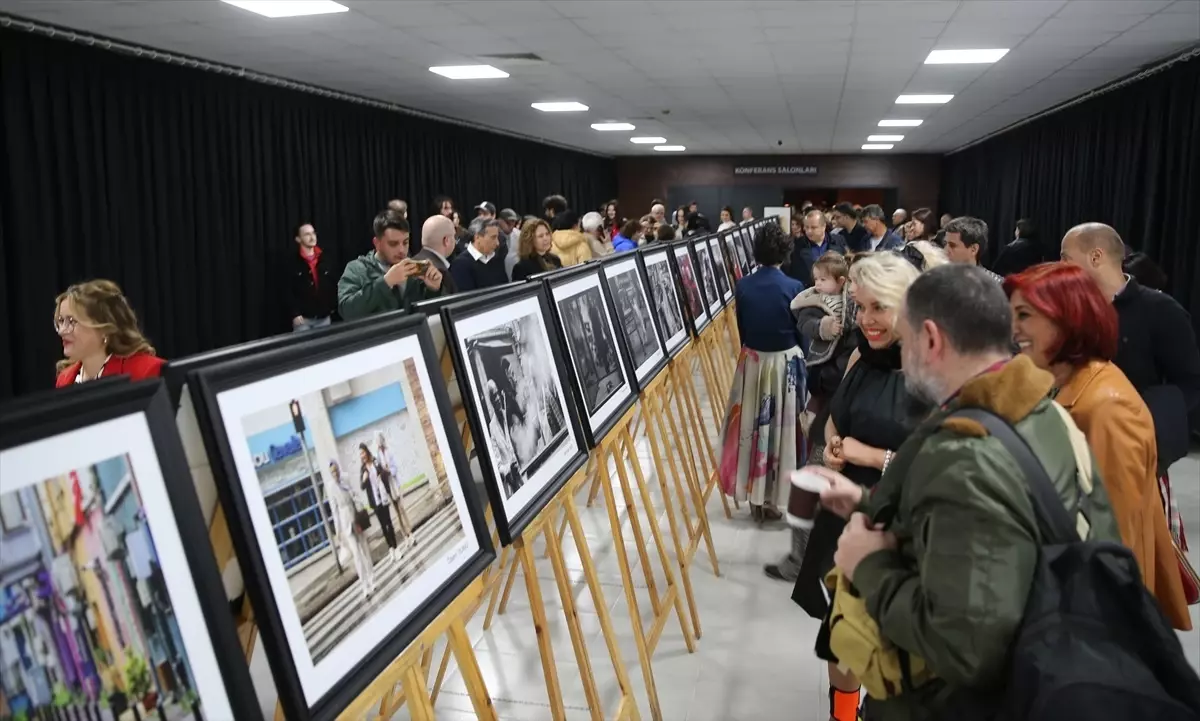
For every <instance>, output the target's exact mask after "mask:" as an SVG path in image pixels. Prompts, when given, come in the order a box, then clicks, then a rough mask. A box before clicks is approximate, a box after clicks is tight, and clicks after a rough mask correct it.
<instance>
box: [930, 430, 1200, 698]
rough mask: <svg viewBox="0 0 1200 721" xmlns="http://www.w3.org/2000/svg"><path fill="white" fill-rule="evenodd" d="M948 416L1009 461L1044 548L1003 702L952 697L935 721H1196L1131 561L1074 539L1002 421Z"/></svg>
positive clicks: (1042, 477)
mask: <svg viewBox="0 0 1200 721" xmlns="http://www.w3.org/2000/svg"><path fill="white" fill-rule="evenodd" d="M953 415H954V416H959V417H965V418H970V419H972V420H975V421H978V422H979V423H981V424H982V425H983V426H984V427H985V428H986V429H987V430H988V432H989V433H990V434H991V435H992V436H993V437H995V438H996V440H998V441H1000V442H1001V443H1003V444H1004V447H1005V448H1006V449H1007V450H1008V451H1009V453H1011V454H1012V456H1013V458H1014V459H1016V461H1017V462H1018V464H1019V465H1020V467H1021V470H1022V472H1023V473H1024V475H1025V479H1026V482H1027V483H1028V484H1029V491H1030V494H1029V495H1030V498H1031V500H1032V501H1033V508H1034V512H1035V513H1036V515H1037V520H1038V528H1039V530H1040V532H1041V536H1042V544H1043V545H1042V549H1041V554H1040V556H1039V558H1038V565H1037V570H1036V572H1035V575H1034V579H1033V585H1032V586H1031V588H1030V591H1029V598H1028V600H1027V601H1026V603H1025V615H1024V618H1023V621H1022V625H1021V628H1020V630H1019V631H1018V632H1017V636H1016V638H1015V639H1014V641H1013V645H1012V648H1011V650H1010V654H1011V655H1010V658H1009V665H1008V677H1007V679H1006V687H1005V689H1004V691H1003V694H1002V695H1001V696H999V697H997V696H992V697H990V698H988V699H984V698H980V697H977V696H975V695H974V694H971V693H970V692H967V693H964V694H957V695H956V697H955V698H954V699H952V700H951V703H950V707H949V708H947V709H945V710H944V711H943V718H945V719H950V718H954V719H956V721H965V720H966V719H1002V720H1004V721H1060V720H1061V719H1087V720H1088V721H1198V720H1200V677H1198V676H1197V674H1196V671H1195V670H1194V669H1192V667H1191V666H1190V665H1189V664H1188V661H1187V658H1186V657H1185V656H1184V654H1183V647H1182V646H1181V645H1180V642H1179V637H1178V636H1176V634H1175V631H1174V630H1173V629H1172V628H1171V626H1170V624H1169V623H1168V622H1167V620H1166V618H1165V617H1164V616H1163V613H1162V611H1161V610H1160V609H1159V607H1158V602H1157V601H1156V600H1155V599H1154V597H1153V596H1152V595H1150V592H1149V591H1148V590H1147V589H1146V587H1145V585H1144V584H1143V583H1142V575H1141V572H1140V571H1139V570H1138V565H1137V560H1136V559H1135V558H1134V557H1133V553H1132V552H1131V551H1130V550H1129V549H1128V548H1126V547H1125V546H1122V545H1120V544H1118V543H1109V542H1101V541H1083V540H1080V539H1079V535H1078V533H1077V531H1076V530H1075V529H1076V526H1075V522H1074V518H1075V515H1076V514H1075V512H1074V510H1071V511H1069V510H1068V509H1067V508H1066V507H1064V505H1063V503H1062V500H1061V499H1060V498H1059V496H1058V493H1057V491H1056V490H1055V488H1054V485H1053V483H1051V481H1050V478H1049V476H1048V475H1047V474H1046V471H1045V469H1044V468H1043V467H1042V464H1041V462H1039V461H1038V460H1037V457H1036V456H1035V455H1034V454H1033V451H1032V450H1030V448H1029V445H1028V444H1027V443H1026V442H1025V440H1024V439H1023V438H1021V436H1020V435H1019V434H1017V432H1016V431H1015V430H1013V428H1012V426H1010V425H1009V424H1008V423H1007V422H1006V421H1005V420H1004V419H1002V418H1000V417H999V416H996V415H994V414H992V413H991V412H989V411H986V410H983V409H979V408H967V409H962V410H959V411H957V412H955V413H954V414H953ZM968 696H972V697H973V698H968Z"/></svg>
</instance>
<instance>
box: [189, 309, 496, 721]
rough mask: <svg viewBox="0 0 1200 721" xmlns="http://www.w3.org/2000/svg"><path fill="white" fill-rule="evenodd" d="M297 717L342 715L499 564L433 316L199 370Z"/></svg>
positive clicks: (285, 700) (252, 590) (212, 447)
mask: <svg viewBox="0 0 1200 721" xmlns="http://www.w3.org/2000/svg"><path fill="white" fill-rule="evenodd" d="M188 384H189V386H190V387H191V393H192V396H193V400H195V401H197V406H198V407H202V409H203V410H202V411H201V413H200V417H201V418H202V419H207V422H206V423H205V425H204V428H203V431H204V434H205V446H206V447H207V449H208V451H209V454H210V456H212V458H213V470H214V475H215V476H216V478H217V488H218V491H219V492H220V494H221V503H222V505H223V506H224V508H225V511H226V514H227V516H229V518H230V530H231V533H232V535H233V541H234V546H235V549H236V550H237V554H238V560H239V563H240V564H241V567H242V570H243V573H244V575H245V577H246V589H247V592H248V593H249V594H250V599H251V601H252V602H253V604H254V610H255V615H256V619H257V621H258V625H259V630H260V633H261V635H262V642H263V646H264V648H265V650H266V652H267V658H268V659H269V661H270V663H271V671H272V674H273V675H274V677H275V685H276V688H277V689H278V691H279V700H280V703H281V704H282V706H283V710H284V712H285V714H286V715H287V717H288V718H289V719H331V718H334V717H335V716H336V714H337V713H338V712H339V711H340V710H341V709H343V708H344V707H345V706H346V704H348V703H349V702H350V701H352V700H353V699H354V698H355V696H357V695H358V694H359V693H360V692H361V691H362V690H363V688H365V687H366V686H367V684H369V683H370V682H371V681H372V680H373V679H374V678H375V676H377V675H378V674H379V672H380V671H382V670H383V669H384V668H385V667H386V666H387V665H388V664H389V663H391V661H393V660H394V659H395V658H396V656H397V655H398V654H399V653H400V652H401V651H403V650H404V648H405V647H407V646H408V645H409V644H410V643H411V642H412V641H413V639H415V638H416V636H417V635H418V634H419V633H420V632H421V631H422V630H423V629H424V628H425V627H426V626H427V625H428V624H429V623H430V622H432V621H433V619H434V618H435V617H436V616H437V614H438V613H440V612H441V610H442V609H444V608H445V607H446V606H448V605H449V604H450V602H451V601H452V600H453V599H454V598H455V597H456V596H457V595H458V594H459V593H461V592H462V590H463V589H464V588H465V587H466V586H467V584H468V583H470V582H471V581H472V580H473V579H474V578H475V577H476V576H477V575H479V574H480V573H481V572H482V571H483V569H484V568H485V567H486V566H487V564H488V563H490V562H491V561H492V559H493V558H494V557H495V552H494V550H493V549H492V546H491V539H490V538H489V536H488V533H487V529H486V527H485V525H484V522H483V509H482V504H481V503H480V499H479V497H478V494H476V493H475V492H474V491H473V490H472V489H471V487H470V474H469V472H468V471H467V459H466V454H465V453H464V452H463V448H462V442H461V440H460V437H459V435H458V433H457V429H456V428H455V426H454V420H453V416H452V414H451V412H450V403H449V399H448V396H447V393H446V387H445V383H444V382H443V381H442V378H441V372H440V370H439V369H438V366H437V359H436V358H435V356H434V351H433V341H432V339H431V338H430V334H429V329H428V327H427V326H426V324H425V319H424V318H422V317H419V316H416V317H404V316H400V315H388V316H382V317H379V318H374V319H371V318H368V319H364V320H362V321H358V322H355V323H351V324H346V325H344V326H342V327H341V328H339V329H334V330H331V331H330V332H328V333H323V334H321V335H320V336H319V337H314V336H310V335H297V336H295V337H294V339H293V341H292V342H291V343H288V344H287V345H285V346H284V347H281V348H277V349H275V350H272V351H268V352H263V353H255V354H252V355H248V356H243V357H239V358H234V359H232V360H228V361H224V362H221V363H217V364H213V365H211V366H208V367H206V368H202V369H198V370H196V371H194V372H193V373H192V374H190V375H189V380H188Z"/></svg>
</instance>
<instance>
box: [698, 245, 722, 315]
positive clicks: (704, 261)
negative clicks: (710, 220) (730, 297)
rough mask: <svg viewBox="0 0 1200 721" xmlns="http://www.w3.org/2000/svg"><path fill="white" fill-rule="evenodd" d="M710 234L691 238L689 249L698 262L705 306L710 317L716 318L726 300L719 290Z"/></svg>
mask: <svg viewBox="0 0 1200 721" xmlns="http://www.w3.org/2000/svg"><path fill="white" fill-rule="evenodd" d="M708 239H709V236H707V235H705V236H702V237H699V238H691V239H690V243H689V250H690V251H691V253H692V260H693V262H694V263H695V264H696V270H697V271H698V275H699V277H700V280H701V283H700V295H701V297H702V298H704V303H705V306H706V307H707V309H708V316H709V318H716V317H717V314H718V313H720V312H721V309H722V308H724V307H725V300H724V298H722V297H721V294H720V293H719V292H718V291H717V277H716V276H717V273H716V268H715V267H714V266H713V263H712V251H711V250H710V249H709V247H708Z"/></svg>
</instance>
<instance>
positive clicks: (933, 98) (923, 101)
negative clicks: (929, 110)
mask: <svg viewBox="0 0 1200 721" xmlns="http://www.w3.org/2000/svg"><path fill="white" fill-rule="evenodd" d="M953 97H954V96H953V95H901V96H900V97H898V98H896V102H897V103H900V104H901V105H942V104H944V103H948V102H950V98H953Z"/></svg>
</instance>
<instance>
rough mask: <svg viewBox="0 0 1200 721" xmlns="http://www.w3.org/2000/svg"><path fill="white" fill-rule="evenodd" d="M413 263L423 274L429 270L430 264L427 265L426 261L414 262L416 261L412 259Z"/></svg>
mask: <svg viewBox="0 0 1200 721" xmlns="http://www.w3.org/2000/svg"><path fill="white" fill-rule="evenodd" d="M413 262H414V263H416V264H417V267H418V268H420V269H421V272H422V273H424V272H425V271H427V270H429V264H430V263H429V261H428V260H416V259H413Z"/></svg>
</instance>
